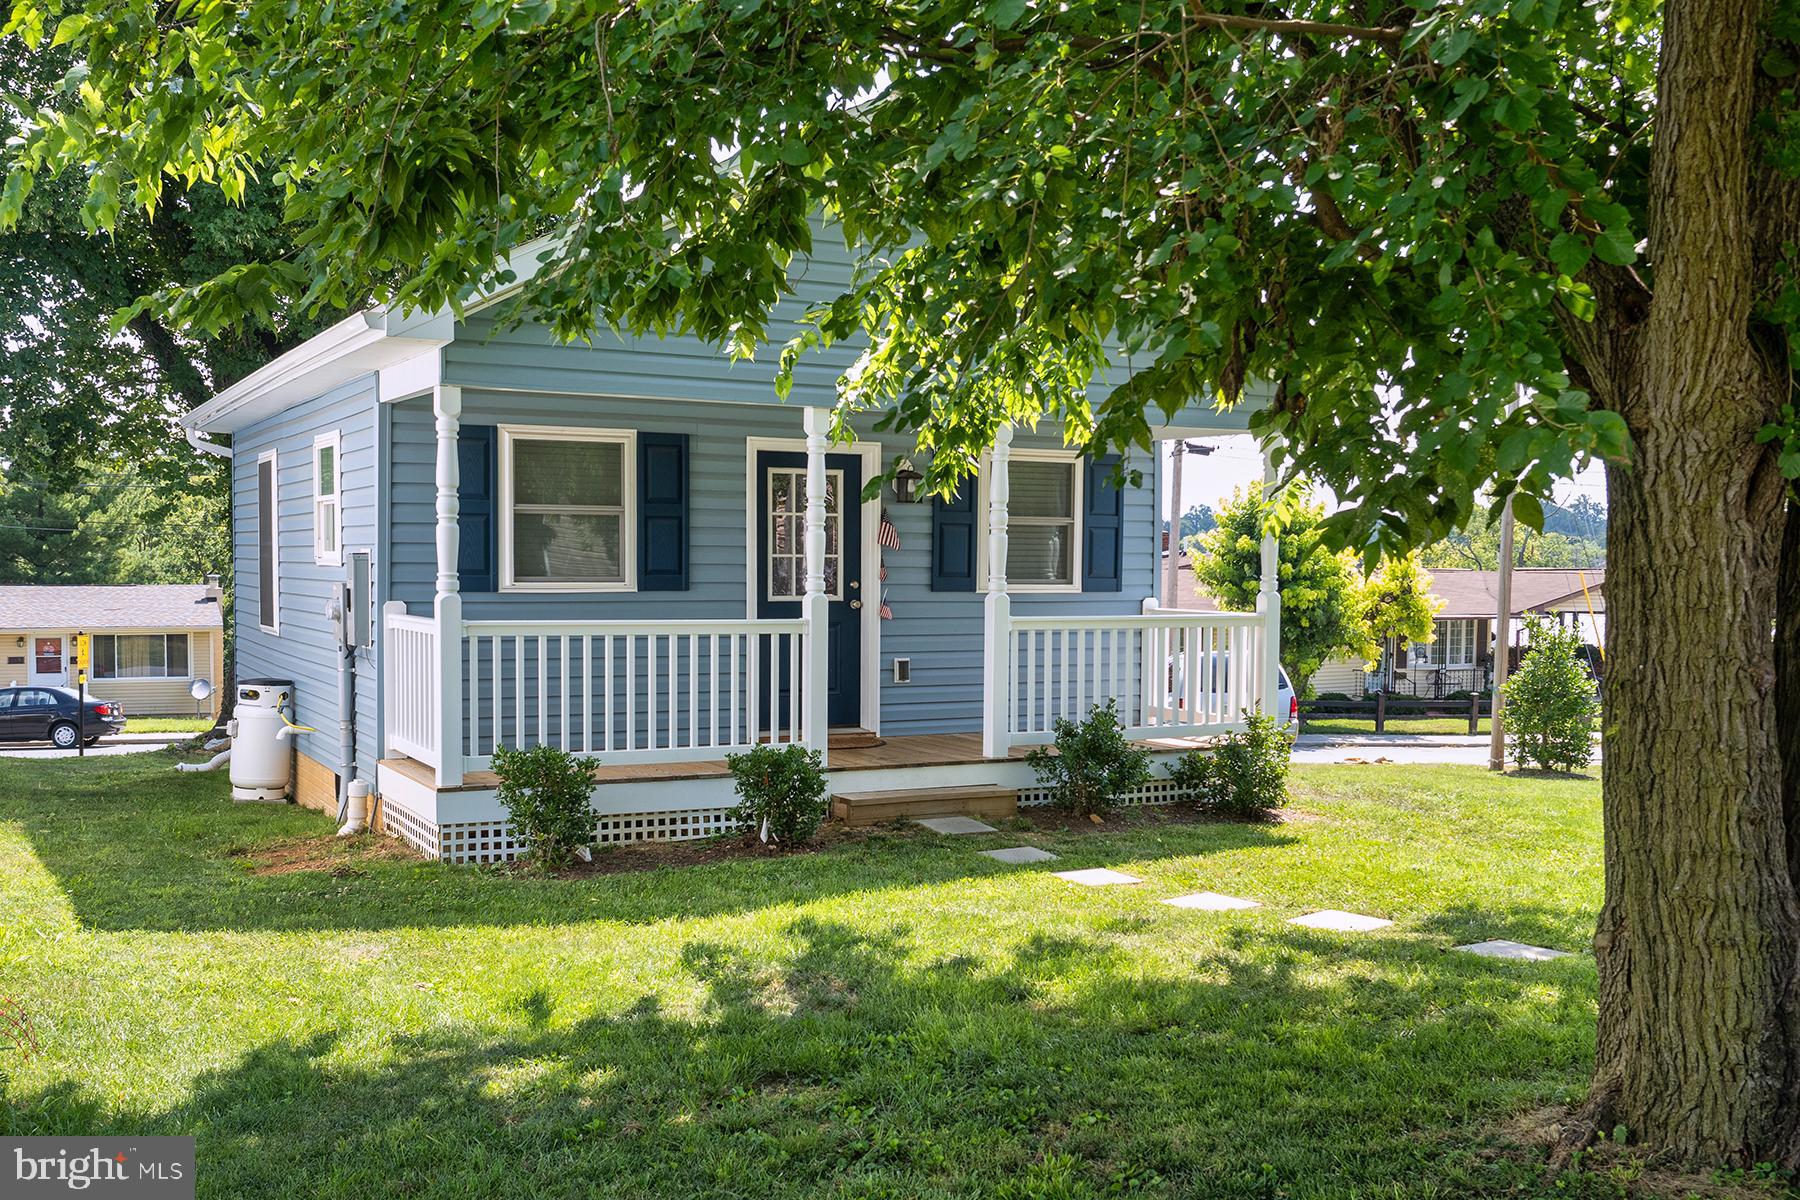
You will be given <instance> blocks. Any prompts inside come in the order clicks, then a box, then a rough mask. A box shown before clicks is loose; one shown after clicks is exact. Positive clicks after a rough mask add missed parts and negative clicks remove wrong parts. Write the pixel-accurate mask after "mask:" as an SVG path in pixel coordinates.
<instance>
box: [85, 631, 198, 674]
mask: <svg viewBox="0 0 1800 1200" xmlns="http://www.w3.org/2000/svg"><path fill="white" fill-rule="evenodd" d="M93 655H94V678H95V679H186V678H187V677H188V635H187V634H185V633H118V634H113V633H96V634H95V635H94V642H93Z"/></svg>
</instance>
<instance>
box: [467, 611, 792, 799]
mask: <svg viewBox="0 0 1800 1200" xmlns="http://www.w3.org/2000/svg"><path fill="white" fill-rule="evenodd" d="M806 640H807V639H806V622H805V621H803V620H799V619H795V620H779V621H765V620H754V621H660V622H653V623H652V622H645V623H632V622H620V621H576V622H565V621H557V622H509V621H468V622H464V624H463V636H462V672H461V673H462V677H463V694H462V696H461V698H460V699H461V704H462V722H461V728H462V736H463V754H464V763H465V767H466V769H467V770H471V771H477V770H486V769H487V768H488V766H489V765H490V764H491V762H492V759H493V753H494V749H495V747H496V746H512V747H518V746H528V745H535V744H545V743H547V744H549V745H552V746H557V747H559V748H561V749H564V750H568V751H571V752H573V753H577V754H594V755H598V756H600V757H601V759H602V760H603V761H605V762H610V763H622V762H638V763H645V762H684V761H696V760H704V759H718V758H723V757H724V756H725V755H727V754H733V753H737V752H739V751H743V750H748V749H750V748H751V747H753V746H755V745H757V744H758V743H759V742H777V743H783V742H800V741H804V740H806V738H805V732H806V731H805V723H806V711H807V710H806V696H805V695H804V690H805V689H804V686H803V681H804V680H805V678H806V671H805V663H806Z"/></svg>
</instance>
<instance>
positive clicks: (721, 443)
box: [235, 225, 1241, 775]
mask: <svg viewBox="0 0 1800 1200" xmlns="http://www.w3.org/2000/svg"><path fill="white" fill-rule="evenodd" d="M815 232H816V239H817V240H816V246H815V253H814V255H813V256H812V258H811V259H810V260H807V261H806V262H804V263H803V264H802V265H801V267H800V268H799V269H798V270H797V271H796V277H795V284H796V293H797V294H796V296H794V297H792V298H790V299H788V300H786V301H784V302H783V303H782V304H781V305H779V306H778V308H777V311H776V313H775V316H774V318H773V320H772V321H771V324H770V327H769V330H768V333H769V336H770V338H771V340H772V341H773V343H774V344H775V346H777V347H778V346H779V344H780V343H781V342H782V341H784V340H785V339H786V338H788V337H789V336H791V335H792V334H793V333H795V332H796V331H797V330H798V329H799V323H798V322H799V320H800V318H801V317H802V316H803V315H804V313H805V311H806V308H807V307H808V306H809V305H811V304H813V303H816V302H819V301H822V300H827V299H830V298H832V297H834V296H836V295H837V294H838V293H839V292H840V291H841V290H842V288H843V287H844V286H846V285H847V284H848V282H849V280H850V277H851V271H852V263H851V259H850V256H849V254H848V252H847V251H846V250H845V248H844V246H843V242H842V239H841V237H839V236H837V235H836V233H835V231H834V230H831V229H829V228H828V227H825V226H823V225H818V226H816V227H815ZM856 352H857V349H856V346H855V345H854V344H847V345H841V346H837V347H834V348H832V349H831V350H829V351H826V352H824V353H816V354H813V355H809V356H808V357H807V358H806V359H805V360H804V361H803V362H802V364H801V365H800V366H799V368H798V369H797V373H796V382H795V386H794V390H793V393H792V397H791V400H790V402H789V403H787V404H781V403H777V402H776V398H775V393H774V378H775V371H776V359H777V354H778V350H777V349H774V348H771V349H766V350H764V351H763V352H761V353H760V354H759V356H758V358H757V359H755V360H753V361H733V360H732V359H731V358H730V357H729V356H727V355H725V354H722V353H720V352H719V351H718V350H717V349H715V348H712V347H709V346H706V345H703V344H702V343H700V342H698V341H697V340H695V339H693V338H688V337H676V338H670V339H667V340H658V339H656V338H653V337H644V338H632V337H621V336H619V335H616V334H613V333H611V332H602V333H599V334H596V336H595V337H594V339H593V340H592V342H591V344H577V345H564V344H561V343H558V342H556V341H555V340H554V339H553V338H552V337H551V336H550V335H549V333H548V332H547V331H546V330H544V329H542V328H541V327H538V326H535V325H523V326H516V327H511V328H502V327H499V326H497V325H496V324H495V323H494V322H493V321H492V320H491V319H489V318H487V317H484V316H482V315H480V314H476V315H475V316H473V317H471V318H469V319H468V320H466V321H464V322H461V323H459V324H458V325H457V326H456V332H455V340H454V341H453V342H452V343H451V344H450V345H449V346H447V347H445V349H444V351H443V378H444V381H445V382H446V383H449V384H456V385H459V386H461V387H462V388H463V417H462V419H463V421H464V423H466V424H471V425H475V424H483V425H485V424H520V425H561V426H580V427H592V428H611V429H631V430H637V431H640V432H658V431H660V432H678V433H686V434H688V435H689V453H690V463H689V468H690V470H689V480H690V494H689V549H690V584H691V586H690V589H689V590H688V591H685V592H655V593H644V594H620V593H593V594H586V595H581V594H546V593H510V594H507V593H485V594H470V593H465V595H464V615H465V616H466V617H467V618H468V619H470V620H484V619H487V620H499V619H522V620H573V619H586V620H605V619H617V620H645V619H652V620H653V619H657V618H665V617H666V618H674V617H681V618H692V619H709V618H710V619H732V618H738V617H742V616H744V615H745V613H746V606H747V589H746V577H747V572H748V571H749V570H750V569H751V567H750V564H749V562H748V548H747V534H746V514H745V499H746V485H747V462H746V439H748V438H752V437H770V438H784V439H795V440H797V439H799V438H800V437H801V436H802V431H801V413H800V409H801V408H802V407H804V406H816V405H828V404H831V403H832V402H833V401H834V400H835V398H836V380H837V378H838V377H839V376H840V375H841V374H842V372H843V371H844V370H845V369H846V368H847V367H848V366H849V365H850V364H851V362H852V361H853V359H854V357H855V354H856ZM1239 420H1241V418H1239ZM1209 423H1210V424H1212V425H1214V426H1215V427H1218V426H1229V425H1231V424H1233V423H1235V422H1233V420H1232V419H1231V418H1226V419H1224V420H1223V421H1220V420H1218V419H1217V418H1214V419H1212V420H1211V421H1210V422H1209ZM867 424H868V426H870V427H872V426H873V424H874V421H873V418H869V419H868V421H867ZM333 428H335V429H338V430H340V431H341V433H342V436H343V456H344V461H343V465H342V469H343V473H344V487H345V507H344V514H345V530H344V538H345V550H346V553H348V552H350V551H352V550H356V549H367V550H370V551H371V552H372V553H373V554H374V564H373V565H374V568H375V570H376V572H377V578H378V580H379V581H380V582H379V587H378V593H379V595H380V598H381V599H395V600H401V601H404V602H405V603H406V604H407V605H408V606H409V607H410V609H411V611H413V612H415V613H429V612H430V611H431V602H432V592H433V586H434V585H433V577H434V575H435V572H436V562H435V559H436V548H435V538H434V525H435V511H434V510H435V485H434V476H435V457H436V447H435V441H434V429H433V419H432V412H431V405H430V400H429V398H428V397H415V398H412V399H408V400H403V401H400V402H398V403H388V404H385V405H378V404H377V400H376V395H375V381H374V380H373V379H365V380H361V381H358V382H357V383H355V384H352V385H348V386H346V387H343V388H340V389H338V390H337V391H335V392H333V393H331V394H329V395H327V396H323V397H320V398H318V399H316V400H312V401H308V402H306V403H303V404H299V405H296V406H294V407H293V408H291V409H289V410H288V411H287V412H285V413H283V414H282V415H281V416H280V417H278V418H275V419H272V420H270V421H267V422H263V423H262V424H260V425H257V426H253V427H251V428H249V429H247V430H244V431H243V432H242V433H240V434H239V435H238V438H237V442H236V444H237V446H238V452H237V458H236V460H235V462H236V496H235V523H236V537H237V546H238V554H237V572H238V575H237V588H238V592H237V594H238V597H239V605H238V612H239V613H240V614H244V617H243V619H241V620H240V629H239V640H238V646H239V671H240V674H243V675H259V674H268V675H279V676H283V677H291V678H293V679H294V680H295V681H296V683H297V685H298V694H299V698H300V706H301V708H300V715H301V720H302V723H303V724H309V725H314V726H317V727H318V729H319V732H318V733H316V734H307V735H304V737H303V738H302V741H301V745H302V748H303V749H304V751H305V752H306V753H307V754H309V755H310V756H312V757H314V758H316V759H318V760H319V761H320V762H323V763H326V764H328V765H334V766H335V765H336V760H337V756H338V751H337V734H336V722H337V714H336V711H335V696H336V683H335V678H334V676H333V674H332V670H333V665H334V660H333V658H332V655H331V645H330V642H331V636H330V632H329V626H328V623H327V621H326V618H325V615H324V614H325V603H326V597H327V592H328V589H329V588H330V587H331V586H332V585H333V584H335V583H336V582H337V580H338V579H340V578H341V575H342V573H341V571H339V570H338V569H337V568H325V567H315V566H314V565H313V561H312V541H311V536H312V535H311V498H310V497H311V493H310V486H309V483H308V470H309V467H310V451H311V445H312V438H313V435H314V434H316V433H318V432H321V431H324V430H327V429H333ZM865 436H868V437H870V438H871V439H874V438H875V435H874V434H873V433H872V431H871V430H865ZM1059 441H1060V439H1059V438H1057V437H1055V436H1054V435H1051V434H1048V433H1046V434H1042V435H1040V434H1037V433H1031V432H1025V433H1021V434H1020V436H1019V437H1018V439H1017V442H1016V444H1017V445H1018V446H1020V447H1040V446H1054V445H1057V444H1059ZM879 442H880V447H881V459H882V462H883V465H885V464H886V463H887V462H888V461H889V460H891V459H892V457H893V456H894V455H895V454H897V453H909V454H910V453H911V452H912V446H911V444H910V442H908V441H907V440H906V439H904V438H900V437H882V438H880V439H879ZM270 445H275V446H278V447H279V448H280V452H281V472H280V475H281V479H280V495H281V513H282V521H281V555H282V557H281V592H282V595H281V601H282V604H281V635H280V636H279V637H272V636H270V635H268V634H265V633H263V632H262V631H261V630H260V629H259V628H258V627H257V624H256V612H257V595H256V585H257V579H256V557H255V545H256V541H255V539H256V525H255V516H254V508H255V480H256V465H255V464H256V455H257V453H259V452H260V451H261V450H262V449H264V448H266V447H268V446H270ZM377 455H379V465H378V463H377ZM1137 465H1139V466H1140V467H1141V468H1143V469H1144V471H1145V484H1144V486H1143V487H1141V488H1134V489H1129V490H1128V491H1127V493H1126V497H1125V508H1124V523H1123V528H1122V535H1123V537H1124V564H1123V566H1124V572H1123V590H1121V591H1119V592H1089V593H1074V594H1058V595H1033V594H1018V595H1015V598H1014V604H1013V609H1014V612H1015V613H1017V614H1019V615H1021V616H1027V615H1042V614H1050V613H1059V612H1060V613H1085V614H1115V613H1133V612H1137V611H1138V610H1139V608H1140V606H1141V604H1142V602H1143V600H1144V598H1145V597H1147V596H1150V595H1152V594H1154V593H1155V591H1156V586H1157V579H1156V572H1157V569H1158V565H1159V563H1160V546H1159V530H1160V524H1159V520H1158V513H1159V512H1160V506H1159V505H1158V503H1157V495H1158V491H1157V487H1158V484H1157V482H1156V480H1155V476H1156V471H1155V470H1154V469H1152V468H1153V464H1152V463H1151V462H1150V461H1144V462H1141V463H1138V464H1137ZM971 486H973V485H971ZM882 503H883V504H884V505H885V507H886V509H887V511H888V514H889V516H890V518H891V520H892V521H893V523H894V525H895V528H896V530H897V531H898V533H899V537H900V543H901V545H900V549H898V550H884V551H882V557H883V560H884V562H885V565H886V567H887V570H888V580H887V583H886V595H887V598H888V600H889V603H890V604H891V606H892V608H893V612H894V619H893V620H891V621H884V622H881V630H880V654H879V659H878V662H877V664H876V669H877V670H878V671H879V674H880V680H881V714H880V722H881V728H882V730H883V732H885V733H887V734H889V735H894V736H899V735H905V734H914V733H928V732H973V731H976V730H979V729H980V726H981V658H982V597H981V595H980V593H978V592H973V593H971V592H954V593H946V592H933V591H932V590H931V587H930V561H931V504H930V502H929V501H925V502H921V503H917V504H900V503H898V502H896V501H895V500H894V499H893V498H892V496H891V494H889V495H888V496H886V497H884V499H883V501H882ZM378 517H379V519H378ZM868 574H869V575H870V577H871V578H872V577H873V576H874V574H875V569H874V565H873V564H870V565H869V569H868ZM867 599H868V600H869V601H870V602H871V603H878V601H879V597H878V596H876V595H870V596H868V597H867ZM897 657H904V658H909V659H911V661H912V682H910V683H908V684H895V683H893V682H892V679H893V672H892V663H893V660H894V659H895V658H897ZM358 667H359V672H358V683H359V688H358V699H357V708H358V722H357V738H358V743H357V753H358V758H359V760H360V762H361V764H362V768H363V773H364V774H365V775H368V774H370V773H371V772H372V769H373V763H374V762H375V759H376V757H377V753H378V751H379V749H380V746H379V742H378V739H379V733H378V700H377V695H376V689H375V678H374V675H375V664H374V662H373V661H372V657H371V656H369V655H367V654H364V655H360V656H359V661H358ZM873 717H874V714H865V720H866V721H872V720H873Z"/></svg>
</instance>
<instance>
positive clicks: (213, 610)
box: [0, 579, 225, 717]
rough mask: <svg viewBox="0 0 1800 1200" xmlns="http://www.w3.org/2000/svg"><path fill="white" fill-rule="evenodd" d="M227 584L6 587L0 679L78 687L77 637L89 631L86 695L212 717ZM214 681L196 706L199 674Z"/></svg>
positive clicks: (144, 711)
mask: <svg viewBox="0 0 1800 1200" xmlns="http://www.w3.org/2000/svg"><path fill="white" fill-rule="evenodd" d="M224 630H225V623H224V619H223V617H222V616H221V614H220V588H219V584H218V581H217V580H216V579H215V580H213V581H211V582H209V583H205V584H120V585H100V584H96V585H63V584H9V585H4V586H0V685H5V686H13V685H24V686H29V685H31V684H47V685H50V686H52V687H74V686H75V682H76V676H75V637H76V635H77V634H78V633H86V634H89V635H91V636H92V638H93V642H92V652H93V662H92V665H91V666H90V667H89V670H88V687H87V690H88V695H90V696H93V697H94V698H95V699H98V700H112V701H116V702H117V703H119V704H120V705H122V706H123V707H124V709H125V713H126V715H127V716H185V717H192V716H206V717H210V716H214V715H216V714H217V712H218V706H219V681H220V674H221V671H222V669H223V665H224V659H225V647H224ZM196 679H204V680H206V681H207V682H208V683H209V684H211V685H212V694H211V696H210V697H209V698H208V699H207V700H206V701H204V702H203V703H196V702H195V700H194V698H193V696H192V694H191V693H190V691H189V688H190V687H191V686H192V684H193V682H194V680H196Z"/></svg>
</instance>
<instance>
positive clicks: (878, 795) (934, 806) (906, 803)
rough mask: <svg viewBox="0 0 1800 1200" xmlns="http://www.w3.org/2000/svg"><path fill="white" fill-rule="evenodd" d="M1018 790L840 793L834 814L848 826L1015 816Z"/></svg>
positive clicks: (990, 786) (833, 800) (968, 787)
mask: <svg viewBox="0 0 1800 1200" xmlns="http://www.w3.org/2000/svg"><path fill="white" fill-rule="evenodd" d="M1018 812H1019V790H1018V789H1017V788H1008V787H998V786H996V785H993V784H985V783H978V784H968V785H965V786H963V787H935V788H903V789H900V790H897V791H890V792H837V793H835V794H834V795H833V796H832V797H831V815H832V816H833V817H835V818H837V819H838V820H840V821H842V822H843V823H844V824H846V825H881V824H885V823H886V822H888V821H913V820H917V819H918V818H920V817H1012V816H1017V815H1018Z"/></svg>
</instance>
